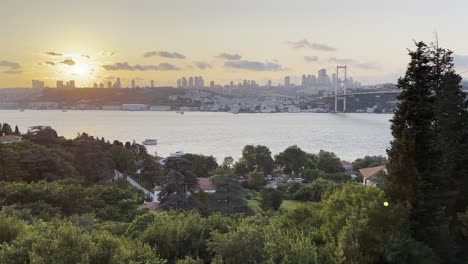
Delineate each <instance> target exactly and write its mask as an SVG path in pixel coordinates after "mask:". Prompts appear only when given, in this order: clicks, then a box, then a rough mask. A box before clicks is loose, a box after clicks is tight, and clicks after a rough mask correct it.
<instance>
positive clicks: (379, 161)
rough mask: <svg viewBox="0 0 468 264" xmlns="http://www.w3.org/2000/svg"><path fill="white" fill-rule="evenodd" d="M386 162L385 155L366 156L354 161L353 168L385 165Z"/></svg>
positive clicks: (357, 169) (355, 169) (356, 169)
mask: <svg viewBox="0 0 468 264" xmlns="http://www.w3.org/2000/svg"><path fill="white" fill-rule="evenodd" d="M386 163H387V158H385V157H383V156H365V157H364V158H359V159H356V160H355V161H354V162H353V170H354V171H359V170H360V169H362V168H369V167H376V166H380V165H385V164H386Z"/></svg>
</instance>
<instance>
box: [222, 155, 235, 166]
mask: <svg viewBox="0 0 468 264" xmlns="http://www.w3.org/2000/svg"><path fill="white" fill-rule="evenodd" d="M233 164H234V159H233V158H232V157H231V156H228V157H225V158H224V160H223V164H222V165H221V166H223V167H224V168H232V166H233Z"/></svg>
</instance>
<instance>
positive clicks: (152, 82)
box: [150, 80, 154, 88]
mask: <svg viewBox="0 0 468 264" xmlns="http://www.w3.org/2000/svg"><path fill="white" fill-rule="evenodd" d="M150 86H151V88H154V80H151V82H150Z"/></svg>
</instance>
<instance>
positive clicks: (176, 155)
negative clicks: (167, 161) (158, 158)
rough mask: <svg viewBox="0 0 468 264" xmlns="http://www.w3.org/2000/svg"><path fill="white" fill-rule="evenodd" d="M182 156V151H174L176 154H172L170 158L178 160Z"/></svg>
mask: <svg viewBox="0 0 468 264" xmlns="http://www.w3.org/2000/svg"><path fill="white" fill-rule="evenodd" d="M184 154H185V153H184V151H182V150H179V151H176V152H174V153H171V157H178V158H180V157H182V156H183V155H184Z"/></svg>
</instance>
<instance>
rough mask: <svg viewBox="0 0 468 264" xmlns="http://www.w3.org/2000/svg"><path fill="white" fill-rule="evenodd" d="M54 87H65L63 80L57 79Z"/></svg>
mask: <svg viewBox="0 0 468 264" xmlns="http://www.w3.org/2000/svg"><path fill="white" fill-rule="evenodd" d="M56 88H57V89H63V88H65V86H64V85H63V81H57V85H56Z"/></svg>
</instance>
